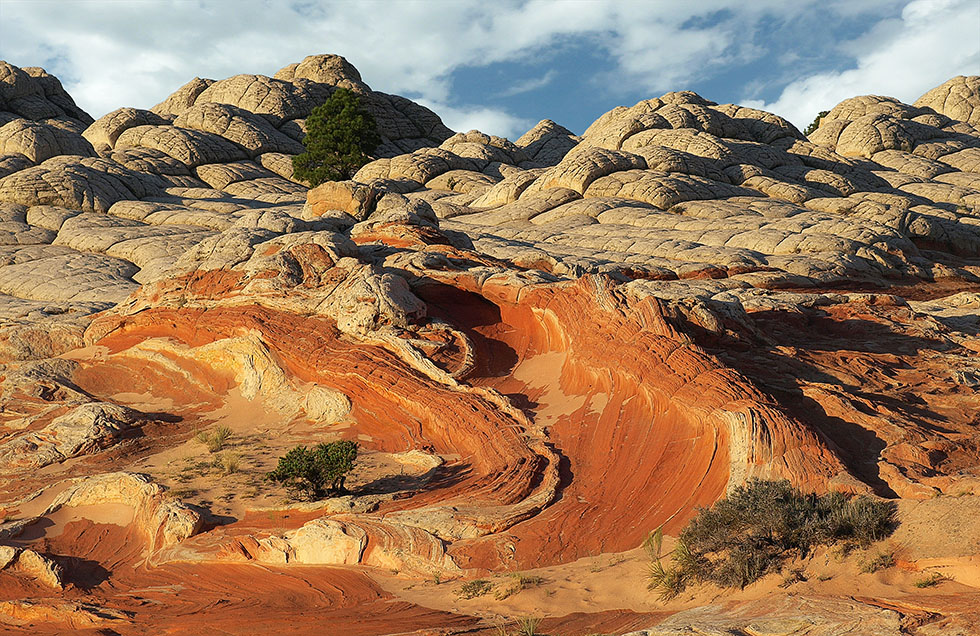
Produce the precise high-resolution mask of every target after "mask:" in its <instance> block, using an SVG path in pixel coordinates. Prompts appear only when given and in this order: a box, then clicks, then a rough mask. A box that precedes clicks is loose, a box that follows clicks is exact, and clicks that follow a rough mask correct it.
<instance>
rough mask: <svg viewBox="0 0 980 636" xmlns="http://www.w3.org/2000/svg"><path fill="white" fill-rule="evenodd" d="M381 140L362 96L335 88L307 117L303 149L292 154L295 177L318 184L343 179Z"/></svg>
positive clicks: (313, 184) (355, 168) (365, 161)
mask: <svg viewBox="0 0 980 636" xmlns="http://www.w3.org/2000/svg"><path fill="white" fill-rule="evenodd" d="M380 143H381V136H380V135H378V128H377V124H376V123H375V121H374V117H373V116H372V115H371V113H369V112H368V111H367V110H365V109H364V107H363V106H362V105H361V98H360V97H359V96H358V95H357V94H356V93H353V92H351V91H350V90H348V89H346V88H338V89H337V90H335V91H334V92H333V94H332V95H331V96H330V98H329V99H327V101H325V102H324V103H323V104H321V105H319V106H317V107H316V108H314V109H313V112H312V113H311V114H310V116H309V117H307V119H306V137H304V138H303V145H304V146H305V147H306V152H304V153H302V154H299V155H296V156H295V157H293V171H294V175H295V176H296V178H297V179H301V180H303V181H306V182H308V183H309V184H310V185H311V186H317V185H320V184H321V183H323V182H324V181H344V180H346V179H350V178H351V177H353V176H354V173H356V172H357V171H358V169H359V168H360V167H361V166H363V165H364V164H366V163H368V162H369V161H371V157H369V156H368V155H369V154H370V153H372V152H374V150H375V149H376V148H377V147H378V144H380Z"/></svg>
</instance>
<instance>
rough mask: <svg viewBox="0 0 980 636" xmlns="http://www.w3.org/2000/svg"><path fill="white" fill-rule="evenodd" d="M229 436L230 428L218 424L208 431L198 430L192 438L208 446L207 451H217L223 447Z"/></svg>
mask: <svg viewBox="0 0 980 636" xmlns="http://www.w3.org/2000/svg"><path fill="white" fill-rule="evenodd" d="M229 437H231V429H230V428H228V427H227V426H219V427H217V428H215V429H212V430H210V431H198V433H197V435H195V436H194V439H196V440H197V441H199V442H201V443H202V444H204V445H205V446H207V447H208V451H209V452H212V453H217V452H218V451H219V450H221V449H222V448H224V447H225V442H227V441H228V438H229Z"/></svg>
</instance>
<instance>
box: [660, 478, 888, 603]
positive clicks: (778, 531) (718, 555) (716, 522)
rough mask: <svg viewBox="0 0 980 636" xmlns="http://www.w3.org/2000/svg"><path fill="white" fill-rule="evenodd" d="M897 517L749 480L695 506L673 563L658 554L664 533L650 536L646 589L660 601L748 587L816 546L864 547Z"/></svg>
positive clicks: (836, 496) (869, 503)
mask: <svg viewBox="0 0 980 636" xmlns="http://www.w3.org/2000/svg"><path fill="white" fill-rule="evenodd" d="M894 518H895V505H894V504H893V503H892V502H887V501H880V500H877V499H873V498H871V497H867V496H863V495H862V496H858V497H850V498H849V497H848V496H847V495H844V494H841V493H830V494H827V495H820V496H818V495H815V494H812V493H803V492H801V491H799V490H797V489H796V488H794V487H793V486H792V485H790V483H789V482H788V481H764V480H759V479H753V480H751V481H749V482H748V483H747V484H745V485H744V486H738V487H736V488H735V489H733V490H732V492H731V494H729V495H728V496H727V497H725V498H724V499H722V500H720V501H718V502H717V503H716V504H715V505H713V506H712V507H711V508H702V509H700V510H699V511H698V513H697V515H696V516H695V517H694V518H693V519H691V521H690V522H689V523H688V524H687V526H685V527H684V529H683V530H682V531H681V533H680V536H679V537H678V541H677V546H676V548H675V549H674V552H673V554H672V555H671V562H672V564H671V565H669V566H668V565H665V564H664V563H663V561H662V559H661V554H660V542H661V539H662V534H661V533H660V531H659V530H658V531H656V532H654V533H651V535H650V537H649V538H648V540H647V542H646V544H645V546H646V548H647V550H648V551H649V552H650V555H651V559H652V561H651V566H650V572H649V583H650V587H651V588H652V589H656V590H657V591H658V592H659V594H660V597H661V599H662V600H669V599H671V598H673V597H674V596H676V595H677V594H679V593H680V592H682V591H683V590H684V589H685V588H686V586H687V585H688V584H691V583H697V582H710V583H714V584H717V585H720V586H723V587H745V586H746V585H748V584H749V583H752V582H753V581H756V580H757V579H759V578H760V577H762V576H764V575H765V574H768V573H769V572H774V571H778V570H780V569H781V568H782V563H783V561H784V560H785V559H786V558H788V557H789V556H791V555H794V554H796V555H799V556H801V557H804V556H806V555H807V554H808V553H809V552H810V550H811V549H812V548H813V547H814V546H817V545H830V544H833V543H838V542H848V543H857V544H859V545H863V546H867V545H870V544H871V543H873V542H874V541H878V540H879V539H883V538H884V537H886V536H887V535H888V534H890V533H891V532H892V530H893V529H894Z"/></svg>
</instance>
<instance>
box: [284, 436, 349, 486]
mask: <svg viewBox="0 0 980 636" xmlns="http://www.w3.org/2000/svg"><path fill="white" fill-rule="evenodd" d="M356 459H357V442H351V441H340V442H330V443H329V444H318V445H317V446H315V447H314V448H312V449H309V448H307V447H305V446H297V447H296V448H293V449H292V450H290V451H289V452H287V453H286V454H285V455H283V456H282V457H280V458H279V465H278V466H276V469H275V470H274V471H272V472H270V473H269V474H268V478H269V479H270V480H272V481H275V482H278V483H281V484H285V485H286V486H287V487H289V488H292V489H294V490H298V491H300V492H303V493H304V494H306V495H307V496H308V497H311V498H314V499H319V498H322V497H324V496H326V495H327V493H341V492H344V480H345V479H346V476H347V473H348V472H350V470H351V469H352V468H353V467H354V460H356Z"/></svg>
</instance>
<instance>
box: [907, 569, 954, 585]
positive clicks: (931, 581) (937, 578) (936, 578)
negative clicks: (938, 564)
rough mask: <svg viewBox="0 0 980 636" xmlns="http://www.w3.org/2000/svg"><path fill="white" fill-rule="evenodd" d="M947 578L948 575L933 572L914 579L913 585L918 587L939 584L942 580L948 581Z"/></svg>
mask: <svg viewBox="0 0 980 636" xmlns="http://www.w3.org/2000/svg"><path fill="white" fill-rule="evenodd" d="M948 580H949V578H948V577H945V576H943V575H942V574H940V573H939V572H933V573H932V574H930V575H929V576H927V577H925V578H922V579H919V580H918V581H916V582H915V583H914V585H915V586H916V587H918V588H926V587H932V586H934V585H939V584H940V583H942V582H943V581H948Z"/></svg>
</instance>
